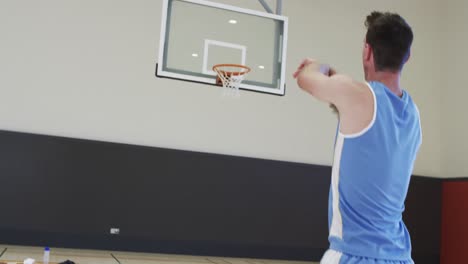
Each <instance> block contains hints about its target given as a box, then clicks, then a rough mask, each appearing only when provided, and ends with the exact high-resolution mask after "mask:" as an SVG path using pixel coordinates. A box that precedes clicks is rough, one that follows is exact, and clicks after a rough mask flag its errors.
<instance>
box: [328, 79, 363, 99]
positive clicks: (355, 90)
mask: <svg viewBox="0 0 468 264" xmlns="http://www.w3.org/2000/svg"><path fill="white" fill-rule="evenodd" d="M331 79H332V81H333V82H334V85H335V86H336V87H337V88H339V89H342V90H343V92H345V93H352V94H356V95H359V94H362V93H367V92H369V85H368V84H367V83H366V82H361V81H357V80H355V79H353V78H352V77H350V76H349V75H345V74H336V75H333V76H331Z"/></svg>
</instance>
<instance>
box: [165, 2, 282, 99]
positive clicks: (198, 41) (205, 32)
mask: <svg viewBox="0 0 468 264" xmlns="http://www.w3.org/2000/svg"><path fill="white" fill-rule="evenodd" d="M286 43H287V18H286V17H283V16H278V15H273V14H269V13H264V12H259V11H255V10H248V9H242V8H239V7H234V6H229V5H224V4H220V3H215V2H209V1H204V0H163V16H162V26H161V43H160V50H159V60H158V66H157V72H156V75H157V76H158V77H169V78H174V79H180V80H186V81H194V82H202V83H206V84H215V83H216V73H215V72H214V71H213V69H212V68H213V66H214V65H215V64H242V65H246V66H248V67H250V68H251V69H252V71H251V72H250V73H249V74H248V75H247V76H246V78H245V80H243V82H242V84H241V86H240V88H241V89H245V90H252V91H258V92H265V93H271V94H277V95H284V93H285V65H286Z"/></svg>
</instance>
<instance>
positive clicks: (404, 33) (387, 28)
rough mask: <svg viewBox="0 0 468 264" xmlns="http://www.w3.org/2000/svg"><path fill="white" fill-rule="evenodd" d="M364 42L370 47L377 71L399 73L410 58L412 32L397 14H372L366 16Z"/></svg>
mask: <svg viewBox="0 0 468 264" xmlns="http://www.w3.org/2000/svg"><path fill="white" fill-rule="evenodd" d="M365 26H366V28H367V34H366V42H367V43H368V44H369V45H370V46H371V48H372V50H373V55H374V63H375V67H376V70H377V71H392V72H398V71H401V69H402V68H403V65H404V64H405V62H406V61H407V60H408V57H409V56H410V49H411V44H412V43H413V31H412V30H411V27H410V26H409V25H408V23H406V21H405V20H404V19H403V18H402V17H401V16H400V15H398V14H394V13H389V12H385V13H382V12H376V11H374V12H372V13H371V14H370V15H368V16H367V18H366V22H365Z"/></svg>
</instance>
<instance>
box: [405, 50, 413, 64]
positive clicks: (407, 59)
mask: <svg viewBox="0 0 468 264" xmlns="http://www.w3.org/2000/svg"><path fill="white" fill-rule="evenodd" d="M410 58H411V50H409V51H408V56H406V59H405V61H404V63H405V64H406V63H407V62H408V61H409V59H410Z"/></svg>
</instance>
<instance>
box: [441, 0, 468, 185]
mask: <svg viewBox="0 0 468 264" xmlns="http://www.w3.org/2000/svg"><path fill="white" fill-rule="evenodd" d="M444 11H445V12H446V13H445V17H446V22H445V23H444V30H445V31H446V33H445V34H446V35H445V39H444V43H443V46H442V54H444V55H443V59H444V60H443V61H442V63H441V65H440V68H441V70H442V71H443V72H445V73H446V76H445V79H444V83H443V84H442V85H441V86H440V88H439V89H440V90H441V94H442V128H443V132H442V146H443V148H442V149H443V151H442V154H443V156H442V157H443V168H444V175H446V176H448V177H466V176H468V138H467V136H468V115H467V114H468V111H467V98H468V85H467V83H468V79H467V77H466V70H467V68H466V62H467V61H468V52H467V50H466V49H467V47H468V27H467V25H468V2H467V1H463V0H450V1H447V2H446V3H445V6H444Z"/></svg>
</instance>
